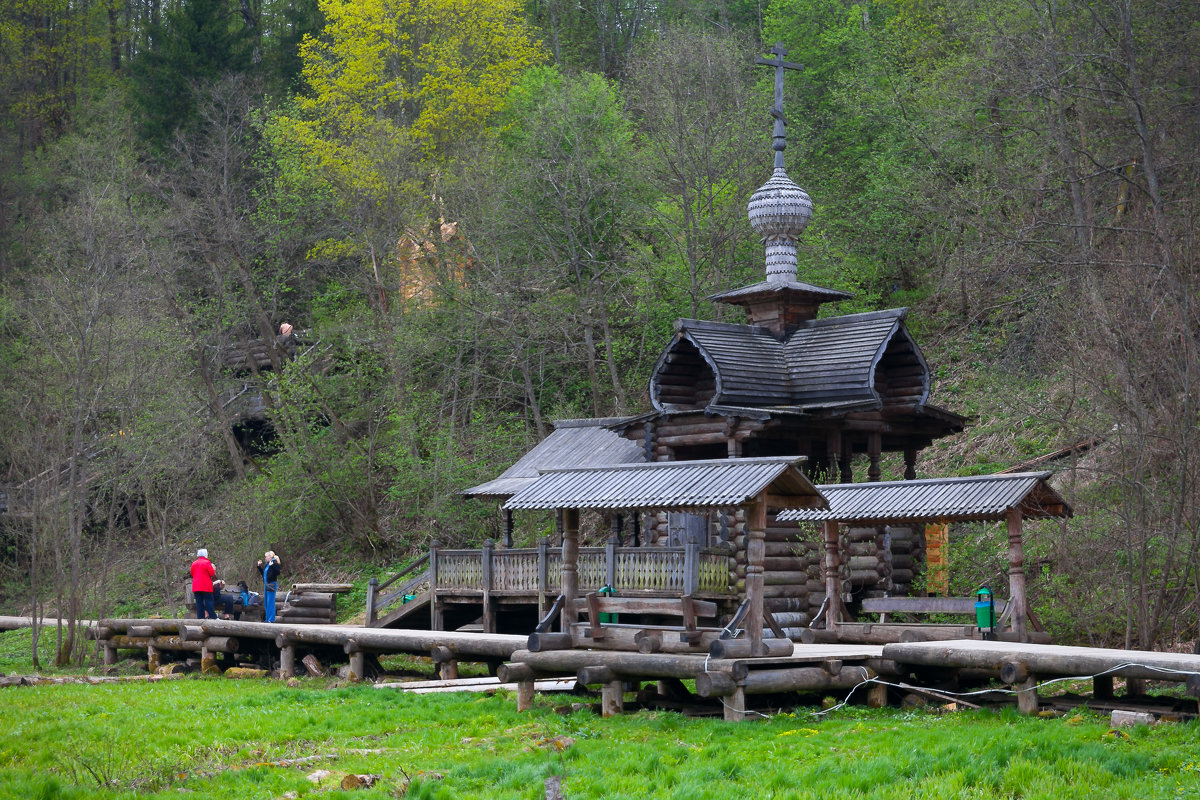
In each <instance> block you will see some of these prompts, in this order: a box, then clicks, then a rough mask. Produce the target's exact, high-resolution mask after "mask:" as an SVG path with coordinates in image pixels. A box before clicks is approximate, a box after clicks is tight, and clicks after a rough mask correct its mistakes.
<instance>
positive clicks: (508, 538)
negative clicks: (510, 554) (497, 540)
mask: <svg viewBox="0 0 1200 800" xmlns="http://www.w3.org/2000/svg"><path fill="white" fill-rule="evenodd" d="M504 546H505V547H512V546H513V512H512V510H511V509H509V510H507V511H505V512H504Z"/></svg>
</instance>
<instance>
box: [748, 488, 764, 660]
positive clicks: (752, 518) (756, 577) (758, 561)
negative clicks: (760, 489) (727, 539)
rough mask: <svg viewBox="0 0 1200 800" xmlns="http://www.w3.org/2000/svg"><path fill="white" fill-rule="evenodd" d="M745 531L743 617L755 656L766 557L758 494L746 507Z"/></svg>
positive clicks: (761, 501) (760, 630) (759, 640)
mask: <svg viewBox="0 0 1200 800" xmlns="http://www.w3.org/2000/svg"><path fill="white" fill-rule="evenodd" d="M747 523H748V524H747V526H746V528H747V530H746V599H747V600H749V601H750V609H749V611H748V612H747V614H746V632H747V633H748V634H749V638H750V653H751V654H752V655H759V651H761V650H762V646H763V644H762V634H763V564H764V559H765V558H766V540H767V498H766V496H765V495H759V497H758V499H757V500H755V501H754V505H753V506H751V508H750V514H749V518H748V519H747Z"/></svg>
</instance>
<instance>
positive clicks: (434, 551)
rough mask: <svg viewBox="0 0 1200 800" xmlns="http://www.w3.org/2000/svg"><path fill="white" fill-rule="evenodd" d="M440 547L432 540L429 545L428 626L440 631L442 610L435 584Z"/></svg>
mask: <svg viewBox="0 0 1200 800" xmlns="http://www.w3.org/2000/svg"><path fill="white" fill-rule="evenodd" d="M439 549H441V546H440V545H439V544H438V541H437V539H434V540H433V541H432V542H430V544H429V624H430V625H431V626H432V628H431V630H435V631H440V630H442V609H441V606H439V605H438V595H437V582H438V550H439Z"/></svg>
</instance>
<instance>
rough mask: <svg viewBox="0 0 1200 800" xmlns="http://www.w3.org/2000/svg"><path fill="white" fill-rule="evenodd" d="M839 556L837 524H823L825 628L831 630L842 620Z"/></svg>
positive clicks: (832, 522)
mask: <svg viewBox="0 0 1200 800" xmlns="http://www.w3.org/2000/svg"><path fill="white" fill-rule="evenodd" d="M841 567H842V565H841V554H840V553H839V552H838V524H837V522H835V521H833V520H828V521H826V522H825V604H826V606H825V627H826V629H832V628H833V627H834V626H836V625H837V624H838V623H839V622H841V621H842V620H843V617H842V613H841V611H842V580H841Z"/></svg>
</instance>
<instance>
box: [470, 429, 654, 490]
mask: <svg viewBox="0 0 1200 800" xmlns="http://www.w3.org/2000/svg"><path fill="white" fill-rule="evenodd" d="M626 421H627V420H626V419H624V418H622V417H604V418H598V419H560V420H555V422H554V423H553V424H554V432H553V433H551V434H550V435H549V436H547V437H546V438H545V439H543V440H542V441H540V442H538V444H537V445H536V446H534V448H533V449H532V450H530V451H529V452H528V453H526V454H525V455H523V456H521V458H520V460H518V461H517V462H516V463H515V464H513V465H512V466H511V467H509V468H508V469H506V470H504V472H502V473H501V474H500V475H499V476H498V477H496V478H495V479H493V480H490V481H488V482H487V483H481V484H479V485H478V486H472V487H471V488H470V489H465V490H463V492H462V494H463V495H466V496H467V497H509V496H511V495H513V494H516V493H517V492H519V491H520V490H521V489H523V488H524V487H525V486H527V485H529V484H530V483H532V482H533V481H534V480H536V479H537V477H538V475H539V474H540V471H541V470H546V469H554V468H564V467H597V466H607V465H610V464H629V463H638V462H643V461H645V460H646V456H645V451H644V450H643V448H642V446H641V445H639V444H638V443H637V442H633V441H630V440H629V439H626V438H624V437H622V436H620V435H618V434H616V433H614V432H613V431H612V430H610V429H609V428H608V427H607V426H609V425H620V424H622V423H625V422H626Z"/></svg>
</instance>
